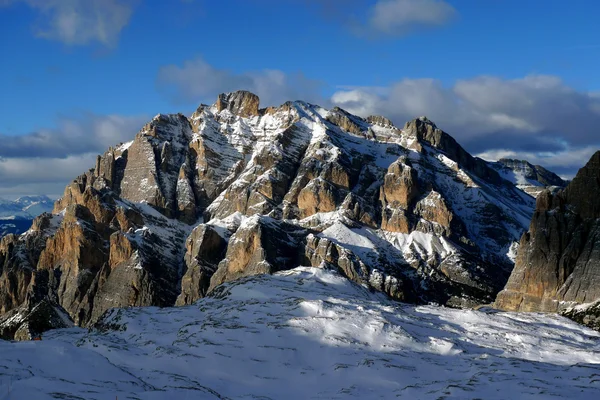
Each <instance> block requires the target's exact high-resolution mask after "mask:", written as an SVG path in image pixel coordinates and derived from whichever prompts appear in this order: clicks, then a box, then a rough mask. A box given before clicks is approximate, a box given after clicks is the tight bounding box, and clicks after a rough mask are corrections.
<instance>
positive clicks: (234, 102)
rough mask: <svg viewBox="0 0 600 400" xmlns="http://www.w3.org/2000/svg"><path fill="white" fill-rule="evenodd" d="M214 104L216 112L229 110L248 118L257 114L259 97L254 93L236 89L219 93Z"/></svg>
mask: <svg viewBox="0 0 600 400" xmlns="http://www.w3.org/2000/svg"><path fill="white" fill-rule="evenodd" d="M215 106H216V107H217V111H218V112H221V111H223V110H229V111H230V112H231V113H232V114H234V115H238V116H240V117H244V118H248V117H253V116H258V106H259V98H258V96H257V95H255V94H254V93H250V92H248V91H246V90H238V91H237V92H232V93H223V94H220V95H219V97H218V98H217V102H216V103H215Z"/></svg>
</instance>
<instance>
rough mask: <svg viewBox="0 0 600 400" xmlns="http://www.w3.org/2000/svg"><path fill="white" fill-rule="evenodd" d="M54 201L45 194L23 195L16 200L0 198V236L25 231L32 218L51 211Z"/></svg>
mask: <svg viewBox="0 0 600 400" xmlns="http://www.w3.org/2000/svg"><path fill="white" fill-rule="evenodd" d="M53 206H54V201H53V200H52V199H51V198H49V197H47V196H23V197H19V198H18V199H17V200H12V201H11V200H5V199H0V237H2V236H4V235H7V234H9V233H15V234H20V233H23V232H25V231H26V230H27V229H29V227H31V223H32V222H33V219H34V218H35V217H37V216H38V215H40V214H43V213H45V212H51V211H52V208H53Z"/></svg>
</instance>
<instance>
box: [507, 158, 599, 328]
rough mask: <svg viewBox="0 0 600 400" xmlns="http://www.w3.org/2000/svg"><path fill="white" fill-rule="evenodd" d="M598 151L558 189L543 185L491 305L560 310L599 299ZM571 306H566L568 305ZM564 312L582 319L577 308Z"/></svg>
mask: <svg viewBox="0 0 600 400" xmlns="http://www.w3.org/2000/svg"><path fill="white" fill-rule="evenodd" d="M599 193H600V152H597V153H596V154H594V156H593V157H592V158H591V160H590V161H589V162H588V163H587V164H586V166H585V167H583V168H582V169H580V170H579V172H578V173H577V175H576V177H575V178H574V179H573V181H572V182H571V183H570V184H569V185H568V186H567V187H566V188H565V189H564V190H560V191H555V192H551V191H545V192H543V193H542V194H540V195H539V196H538V198H537V205H536V210H535V213H534V215H533V219H532V221H531V225H530V227H529V232H527V233H526V234H525V235H523V237H522V238H521V245H520V248H519V252H518V256H517V261H516V265H515V268H514V270H513V272H512V274H511V277H510V279H509V281H508V283H507V285H506V287H505V289H504V290H503V291H502V292H501V293H500V294H499V295H498V298H497V299H496V306H497V307H499V308H502V309H505V310H516V311H551V312H556V311H559V312H562V311H565V312H567V311H566V310H568V309H569V308H571V307H573V306H574V305H581V304H585V303H592V302H595V301H597V300H598V299H600V196H599ZM571 311H572V310H571ZM571 311H569V315H579V317H578V318H579V319H580V320H581V321H583V320H584V319H585V313H584V312H583V308H581V307H579V311H577V312H576V313H573V312H571Z"/></svg>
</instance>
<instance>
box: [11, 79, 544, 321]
mask: <svg viewBox="0 0 600 400" xmlns="http://www.w3.org/2000/svg"><path fill="white" fill-rule="evenodd" d="M532 211H533V199H532V198H531V197H530V196H527V195H526V194H524V193H523V192H522V191H520V190H519V189H517V188H516V187H515V185H513V184H512V183H510V182H508V181H506V180H505V179H503V178H502V177H501V175H500V174H499V173H498V172H497V171H496V170H494V169H493V168H490V166H489V165H488V163H486V162H485V161H483V160H480V159H477V158H474V157H472V156H471V155H470V154H468V153H467V152H466V151H465V150H464V149H463V148H462V147H461V146H460V145H458V143H456V141H455V140H454V139H453V138H452V137H450V136H449V135H448V134H446V133H445V132H443V131H442V130H440V129H439V128H437V126H435V124H434V123H433V122H431V121H429V120H428V119H426V118H424V117H422V118H419V119H415V120H413V121H410V122H408V123H407V124H406V125H405V126H404V127H403V128H402V129H401V128H397V127H395V126H394V125H393V124H392V122H391V121H390V120H388V119H386V118H384V117H380V116H374V117H369V118H367V119H363V118H361V117H358V116H355V115H352V114H350V113H348V112H346V111H344V110H342V109H339V108H334V109H332V110H325V109H323V108H321V107H319V106H316V105H312V104H307V103H304V102H301V101H296V102H287V103H285V104H283V105H281V106H279V107H269V108H266V109H261V108H259V99H258V97H257V96H255V95H253V94H252V93H249V92H244V91H241V92H235V93H230V94H223V95H220V96H219V98H218V99H217V102H216V103H215V104H214V105H212V106H208V105H201V106H200V107H199V108H198V109H197V110H196V112H194V114H192V116H191V117H190V118H186V117H185V116H183V115H181V114H176V115H158V116H156V117H155V118H153V119H152V121H150V122H149V123H148V124H146V125H145V126H144V127H143V128H142V130H141V131H140V132H139V133H138V134H137V135H136V136H135V138H134V139H133V140H132V141H131V142H129V143H125V144H121V145H119V146H117V147H114V148H110V149H109V150H108V151H107V152H106V153H104V154H103V155H101V156H98V159H97V161H96V163H95V166H94V168H92V169H90V170H89V171H87V172H85V173H84V174H82V175H80V176H79V177H77V178H76V179H75V180H74V181H73V182H72V183H71V184H69V185H68V186H67V188H66V189H65V192H64V195H63V197H62V198H61V199H59V200H58V201H57V202H56V203H55V206H54V210H53V213H52V214H44V215H42V216H40V217H38V218H37V219H36V220H35V221H34V224H33V226H32V228H31V229H30V230H29V231H27V232H26V233H25V234H23V235H21V236H14V235H9V236H7V237H6V238H5V239H3V240H2V242H1V243H0V312H2V313H9V312H11V310H21V311H12V312H22V313H24V312H25V311H23V310H30V309H31V307H34V306H35V305H36V304H41V303H42V302H45V303H47V304H49V305H50V306H51V307H54V308H55V309H60V310H65V311H66V312H67V313H68V314H69V316H70V318H71V319H72V320H73V321H74V323H75V324H77V325H80V326H89V325H90V324H93V323H94V322H95V321H96V320H98V318H99V317H100V316H101V315H102V314H103V313H104V312H105V311H106V310H108V309H109V308H112V307H125V306H147V305H156V306H172V305H175V304H177V305H182V304H190V303H192V302H194V301H196V300H198V299H199V298H202V297H204V296H205V295H207V293H209V292H210V291H211V290H213V289H214V288H215V287H216V286H218V285H219V284H221V283H223V282H226V281H230V280H233V279H237V278H239V277H242V276H247V275H252V274H263V273H272V272H274V271H279V270H282V269H289V268H294V267H296V266H301V265H305V266H308V265H310V266H321V267H323V268H334V269H337V270H339V271H341V272H342V273H343V274H344V275H345V276H347V277H348V278H349V279H352V280H354V281H356V282H360V283H361V284H364V285H366V286H369V287H371V288H372V289H373V290H378V291H383V292H385V293H387V294H388V295H390V296H391V297H393V298H396V299H400V300H405V301H413V302H428V301H434V302H438V303H441V304H447V305H452V306H469V305H474V304H478V303H487V302H490V301H491V300H493V298H494V296H495V294H496V293H497V292H498V291H499V290H500V289H501V288H502V287H503V286H504V283H505V282H506V280H507V279H508V276H509V274H510V271H511V270H512V267H513V259H512V258H511V257H512V253H513V252H514V249H515V246H516V242H517V241H518V239H519V237H520V236H521V234H522V232H523V231H524V230H525V229H526V227H527V224H528V222H529V219H530V216H531V213H532Z"/></svg>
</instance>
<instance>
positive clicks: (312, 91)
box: [156, 58, 322, 106]
mask: <svg viewBox="0 0 600 400" xmlns="http://www.w3.org/2000/svg"><path fill="white" fill-rule="evenodd" d="M156 83H157V87H158V88H159V90H161V91H162V92H163V93H164V94H166V95H167V96H168V97H169V98H171V99H172V100H173V101H175V102H179V103H185V102H194V103H200V102H201V101H211V102H212V101H213V100H215V99H216V96H217V95H218V94H219V93H223V92H231V91H236V90H242V89H244V90H248V91H250V92H253V93H255V94H257V95H258V96H259V97H260V99H261V105H263V106H268V105H279V104H281V103H283V102H285V101H288V100H305V101H314V102H318V101H320V100H322V97H321V96H320V94H319V92H320V88H321V83H320V82H319V81H316V80H312V79H309V78H307V77H305V76H304V75H302V74H301V73H297V74H292V75H289V74H286V73H284V72H282V71H279V70H274V69H264V70H260V71H251V72H244V73H234V72H232V71H229V70H226V69H219V68H216V67H214V66H212V65H210V64H209V63H207V62H206V61H204V60H203V59H202V58H196V59H193V60H188V61H185V62H184V63H183V65H182V66H178V65H173V64H171V65H166V66H163V67H161V68H160V70H159V72H158V76H157V80H156Z"/></svg>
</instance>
